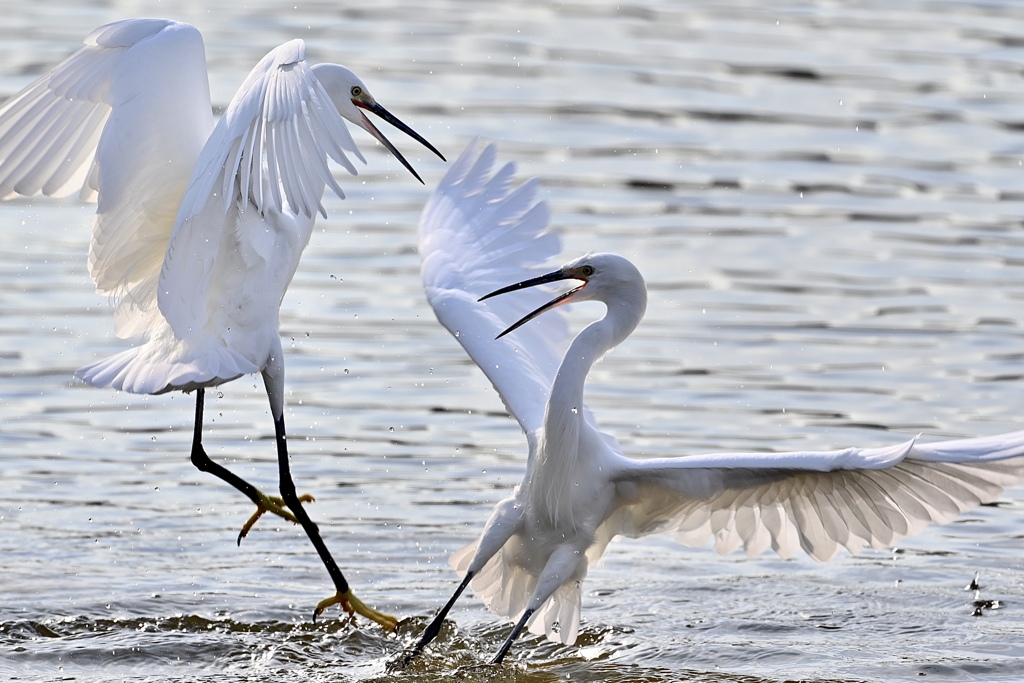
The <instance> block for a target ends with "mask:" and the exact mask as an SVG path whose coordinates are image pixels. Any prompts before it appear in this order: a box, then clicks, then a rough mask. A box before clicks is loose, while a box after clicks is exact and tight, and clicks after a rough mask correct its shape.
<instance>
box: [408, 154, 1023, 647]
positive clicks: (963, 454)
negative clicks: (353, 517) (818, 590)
mask: <svg viewBox="0 0 1024 683" xmlns="http://www.w3.org/2000/svg"><path fill="white" fill-rule="evenodd" d="M494 160H495V151H494V148H493V147H492V146H488V147H485V148H483V149H481V147H480V145H479V144H478V143H473V144H471V145H470V146H469V148H468V149H467V150H466V151H465V152H464V153H463V154H462V156H461V157H460V158H459V160H458V161H457V162H456V163H455V164H454V165H453V166H452V168H451V169H450V170H449V172H448V174H447V175H446V177H445V179H444V180H443V181H442V182H441V184H440V185H439V186H438V188H437V189H436V190H435V192H434V194H433V196H432V197H431V198H430V200H429V201H428V203H427V206H426V208H425V209H424V211H423V216H422V219H421V223H420V231H421V242H420V247H421V254H422V258H423V269H422V274H423V283H424V287H425V290H426V293H427V298H428V300H429V301H430V303H431V305H432V306H433V307H434V310H435V312H436V313H437V317H438V319H439V320H440V321H441V323H442V324H443V325H444V326H445V327H447V328H448V330H449V331H451V332H452V333H453V334H454V336H455V337H456V338H457V339H458V341H459V343H461V344H462V345H463V347H464V348H465V349H466V351H467V352H468V353H469V355H470V356H471V357H472V358H473V360H474V361H476V363H477V364H478V365H479V366H480V368H481V369H482V370H483V371H484V373H485V374H486V375H487V377H488V378H489V379H490V380H491V382H492V383H493V384H494V386H495V388H496V389H497V391H498V393H499V394H500V395H501V398H502V400H503V401H504V402H505V405H506V406H507V407H508V409H509V411H510V412H511V414H512V415H513V416H514V417H515V418H516V420H517V421H518V422H519V424H520V426H521V427H522V428H523V431H524V432H525V434H526V438H527V442H528V445H529V457H528V460H527V466H526V474H525V477H524V478H523V481H522V483H521V484H520V485H519V486H518V487H516V489H515V491H514V492H513V493H512V495H511V496H510V497H509V498H507V499H505V500H503V501H501V502H500V503H498V505H497V506H496V507H495V509H494V512H493V513H492V515H491V518H490V520H488V522H487V524H486V526H485V528H484V531H483V533H482V534H481V536H480V538H479V539H478V540H477V541H476V542H474V543H472V544H471V545H469V546H467V547H466V548H463V549H462V550H460V551H458V552H457V553H455V554H454V555H453V557H452V560H451V563H452V566H453V567H454V568H455V569H456V570H457V571H458V572H459V573H460V574H461V575H463V576H464V577H465V580H464V581H463V583H462V585H461V586H460V588H459V589H458V591H456V593H455V595H454V596H453V597H452V599H451V600H450V601H449V602H448V604H447V605H446V606H445V607H444V608H443V609H442V610H441V611H440V612H439V614H438V615H437V617H436V618H435V620H434V622H432V624H431V625H430V626H428V628H427V629H426V630H425V631H424V634H423V636H422V637H421V639H420V641H419V642H418V643H417V645H416V647H415V648H414V650H413V651H412V653H411V654H410V655H409V656H408V657H407V659H408V658H410V657H412V656H414V655H415V653H416V652H418V651H419V650H420V649H422V647H423V646H424V645H426V643H428V642H429V641H430V640H431V639H432V638H433V637H434V636H436V634H437V631H438V629H439V627H440V623H441V621H442V620H443V618H444V616H445V615H446V614H447V613H448V611H449V610H450V608H451V606H452V605H453V604H454V602H455V600H456V599H457V598H458V596H459V594H460V593H461V592H462V590H463V588H464V587H465V586H466V585H467V583H468V584H469V585H471V586H472V587H473V589H474V591H475V592H476V593H477V595H478V596H479V597H480V598H481V599H482V600H483V601H484V602H485V603H486V604H487V606H488V607H489V608H490V609H491V610H493V611H494V612H496V613H497V614H499V615H502V616H506V617H509V618H511V619H514V620H518V624H517V626H516V628H515V630H514V631H513V633H512V635H511V636H510V637H509V639H508V640H507V641H506V642H505V644H504V646H503V648H502V650H501V651H500V652H499V653H498V655H497V657H495V661H500V660H501V658H502V657H503V656H504V655H505V653H506V652H507V651H508V648H509V647H510V646H511V643H512V641H513V640H514V639H515V637H516V636H517V635H518V633H519V631H520V629H521V628H523V627H524V626H528V627H529V629H530V630H531V631H533V632H535V633H546V634H547V636H548V638H550V639H551V640H554V641H556V642H561V643H572V642H574V641H575V639H576V635H577V632H578V629H579V614H580V606H581V591H580V584H581V582H582V581H583V579H584V577H585V576H586V572H587V568H588V566H589V565H590V564H593V563H595V562H597V561H598V560H599V559H600V557H601V555H602V554H603V553H604V550H605V548H606V547H607V545H608V543H609V542H610V541H611V539H612V538H614V537H615V536H617V535H624V536H631V537H637V536H642V535H645V534H651V533H672V534H675V535H676V537H677V538H678V539H679V540H680V541H682V542H683V543H686V544H688V545H701V544H703V543H706V542H707V541H708V539H709V538H712V539H714V545H715V549H716V550H718V551H719V552H722V553H727V552H731V551H733V550H735V549H737V548H739V547H741V546H742V547H743V548H744V549H745V550H746V552H747V553H748V554H750V555H756V554H758V553H760V552H763V551H764V550H767V549H768V548H771V549H773V550H775V551H776V552H777V553H778V554H779V555H781V556H782V557H790V556H792V555H794V554H796V553H798V552H799V551H800V550H803V551H804V552H806V553H807V554H808V555H810V556H811V557H813V558H815V559H817V560H820V561H825V560H828V559H829V558H830V557H832V556H833V554H834V553H835V552H836V551H837V550H838V549H839V548H840V547H845V548H847V549H848V550H849V551H850V552H854V553H856V552H858V551H859V550H861V549H862V548H863V547H865V546H869V545H870V546H872V547H874V548H881V547H885V546H889V545H891V544H893V543H894V542H896V541H897V540H899V539H900V538H902V537H903V536H905V535H907V534H912V533H915V532H917V531H920V530H921V529H922V528H924V527H925V526H926V525H927V524H929V523H931V522H940V523H941V522H945V521H948V520H950V519H952V518H954V517H955V516H956V515H958V514H960V513H961V512H963V511H964V510H967V509H969V508H971V507H973V506H975V505H978V504H979V503H983V502H988V501H991V500H993V499H994V498H995V497H996V496H997V495H998V494H999V492H1000V491H1001V490H1002V489H1003V487H1005V486H1007V485H1010V484H1013V483H1015V482H1017V481H1019V480H1020V479H1021V477H1022V476H1024V458H1021V457H1018V456H1021V455H1024V431H1021V432H1014V433H1009V434H1002V435H998V436H992V437H985V438H978V439H958V440H952V441H943V442H938V443H931V444H919V443H916V441H914V440H911V441H907V442H905V443H901V444H897V445H894V446H890V447H884V448H847V449H843V450H836V451H808V452H796V453H717V454H711V455H691V456H685V457H677V458H658V459H649V460H634V459H632V458H629V457H627V456H626V455H624V454H623V452H622V449H621V448H620V447H619V444H618V443H617V442H616V440H615V439H614V438H613V437H611V436H610V435H608V434H605V433H603V432H601V431H600V430H599V429H598V427H597V424H596V421H595V419H594V417H593V415H592V414H591V413H590V412H589V411H588V410H587V408H586V406H585V405H584V403H583V385H584V381H585V379H586V375H587V373H588V372H589V370H590V368H591V366H592V365H593V363H594V362H596V361H597V360H598V359H599V358H600V357H601V356H602V355H603V354H604V353H605V352H606V351H608V350H610V349H611V348H613V347H615V346H616V345H617V344H619V343H621V342H623V341H624V340H625V339H626V338H627V337H628V336H629V335H630V333H632V331H633V329H634V328H635V327H636V325H637V324H639V322H640V320H641V318H642V317H643V314H644V310H645V307H646V303H647V291H646V286H645V284H644V281H643V278H642V277H641V275H640V273H639V272H638V271H637V270H636V268H635V267H634V266H633V265H632V264H631V263H630V262H629V261H627V260H626V259H624V258H622V257H621V256H616V255H612V254H588V255H586V256H583V257H581V258H578V259H576V260H574V261H571V262H570V263H568V264H566V265H564V266H562V267H561V268H559V269H557V270H555V271H554V272H551V273H548V274H546V275H540V276H539V277H538V274H539V273H541V272H542V271H540V270H538V267H539V266H540V265H541V264H543V263H544V262H545V261H547V260H548V259H550V258H551V257H552V256H554V255H555V254H557V252H558V251H559V248H560V247H559V240H558V238H557V236H555V235H554V234H553V233H548V232H546V228H547V218H548V213H547V209H546V208H545V206H544V204H543V203H540V204H535V203H534V189H535V187H536V183H535V181H533V180H531V181H527V182H526V183H524V184H523V185H522V186H521V187H519V188H518V189H517V190H511V189H510V184H511V181H512V178H513V175H514V168H513V166H512V165H511V164H508V165H505V166H504V167H503V168H501V170H499V171H497V172H496V173H494V174H493V175H492V174H491V167H492V165H493V164H494ZM564 279H570V280H575V281H577V283H576V284H578V286H577V287H576V288H575V289H573V290H571V291H570V292H567V293H565V294H562V295H560V296H558V297H557V298H556V299H554V300H553V301H550V299H551V292H550V291H547V292H546V293H545V292H544V291H542V290H543V289H544V288H543V287H539V286H538V287H535V286H536V285H543V284H545V283H548V282H555V281H559V280H564ZM511 282H516V283H518V284H516V285H512V286H508V287H502V288H501V289H498V290H497V291H493V292H491V290H492V289H494V288H495V287H499V286H502V285H507V284H508V283H511ZM579 283H582V284H579ZM487 292H491V294H488V295H487V296H485V297H483V298H485V299H487V301H486V302H485V303H478V298H480V296H481V295H482V294H486V293H487ZM498 294H504V296H501V297H498V298H495V299H491V298H490V297H492V296H495V295H498ZM587 299H590V300H598V301H601V302H603V303H605V304H606V306H607V309H608V310H607V314H606V316H605V317H604V318H602V319H601V320H598V321H596V322H594V323H592V324H590V325H589V326H588V327H587V328H586V329H584V330H583V331H582V332H580V334H579V335H577V336H576V337H575V339H573V338H571V336H570V334H569V331H568V326H567V324H566V320H565V314H564V311H565V309H564V308H562V309H557V310H555V312H549V313H547V315H545V316H544V317H543V319H542V320H539V321H537V322H533V323H530V324H525V325H524V323H525V322H526V321H528V320H530V319H532V318H533V317H535V316H538V315H540V314H541V313H543V312H546V311H551V310H552V309H553V308H554V307H556V306H559V305H561V304H563V303H568V302H570V301H582V300H587ZM529 310H533V313H530V314H528V315H526V316H525V317H521V316H522V315H523V312H524V311H529ZM517 318H520V320H519V322H517V323H515V324H514V325H512V327H511V328H508V329H506V327H507V325H508V324H509V323H510V322H511V321H513V320H515V319H517ZM520 325H522V327H520ZM503 330H505V331H504V332H503ZM506 334H508V336H505V335H506ZM495 337H499V338H497V339H496V338H495Z"/></svg>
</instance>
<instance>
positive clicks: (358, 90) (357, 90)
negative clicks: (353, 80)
mask: <svg viewBox="0 0 1024 683" xmlns="http://www.w3.org/2000/svg"><path fill="white" fill-rule="evenodd" d="M362 94H363V89H362V88H360V87H359V86H358V85H353V86H352V97H359V96H360V95H362Z"/></svg>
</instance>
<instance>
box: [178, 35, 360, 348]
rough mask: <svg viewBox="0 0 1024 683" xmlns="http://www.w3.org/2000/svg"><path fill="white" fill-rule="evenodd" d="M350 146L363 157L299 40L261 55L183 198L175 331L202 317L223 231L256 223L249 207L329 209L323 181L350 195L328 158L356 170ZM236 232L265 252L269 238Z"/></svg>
mask: <svg viewBox="0 0 1024 683" xmlns="http://www.w3.org/2000/svg"><path fill="white" fill-rule="evenodd" d="M346 150H347V151H349V152H352V153H354V154H356V155H357V157H358V158H360V159H361V158H362V157H361V155H359V151H358V149H357V148H356V146H355V142H354V141H353V140H352V136H351V135H350V134H349V131H348V127H347V126H346V125H345V122H344V120H343V119H342V118H341V114H339V113H338V110H337V108H336V107H335V106H334V104H333V102H332V101H331V98H330V96H329V95H328V93H327V92H326V91H325V90H324V87H323V85H321V83H320V81H319V80H317V78H316V76H314V75H313V72H312V70H311V69H310V66H309V64H307V63H306V59H305V44H304V43H303V41H301V40H292V41H290V42H288V43H285V44H283V45H281V46H279V47H277V48H275V49H274V50H272V51H271V52H270V53H268V54H267V55H266V56H265V57H264V58H263V59H262V60H260V62H259V63H258V64H257V65H256V66H255V67H254V68H253V70H252V71H251V72H250V73H249V75H248V77H247V78H246V79H245V82H244V83H242V86H241V87H240V88H239V90H238V93H237V94H236V95H235V97H234V98H233V99H232V100H231V103H230V104H229V105H228V108H227V111H225V112H224V116H223V117H222V118H221V119H220V121H218V122H217V126H216V128H215V129H214V131H213V134H212V135H211V136H210V139H209V142H208V143H207V144H206V147H205V148H204V149H203V150H202V154H201V156H200V158H199V160H198V162H197V164H196V167H195V168H196V170H195V174H194V175H193V177H192V179H191V181H190V183H189V185H188V190H187V191H186V192H185V197H184V199H183V200H182V202H181V210H180V212H179V213H178V217H177V221H176V223H175V226H174V231H173V234H172V235H171V240H170V245H169V247H168V250H167V256H166V258H165V260H164V265H163V271H162V273H161V275H160V295H159V305H160V311H161V312H162V313H163V315H164V317H165V318H166V319H167V322H168V323H170V325H171V328H172V329H173V330H174V332H175V334H177V335H179V336H180V337H186V336H188V334H189V330H190V329H195V328H197V327H201V326H202V324H203V316H204V315H205V306H206V303H205V302H206V290H207V287H208V285H209V278H210V275H211V272H212V265H213V263H214V262H215V261H216V259H217V251H218V249H219V248H220V245H221V244H222V242H223V239H222V238H223V233H224V231H225V230H229V231H230V230H233V229H235V228H236V227H239V226H241V225H243V224H244V225H249V226H252V225H253V222H252V221H249V222H245V221H242V220H240V218H239V217H240V216H242V215H243V214H246V213H247V212H255V214H256V215H258V216H266V215H268V214H285V215H292V216H297V217H305V218H312V217H313V216H314V215H315V214H316V213H317V212H319V213H321V214H324V215H326V214H325V212H324V209H323V206H322V205H321V203H320V202H321V199H322V198H323V192H324V187H325V185H326V186H329V187H330V188H331V189H332V190H333V191H334V192H335V193H337V194H338V196H339V197H344V193H343V192H342V190H341V187H340V186H339V185H338V183H337V181H336V180H335V179H334V176H333V175H332V173H331V170H330V168H329V167H328V161H327V159H328V157H330V158H331V159H333V160H334V161H336V162H337V163H339V164H341V165H342V166H344V167H345V168H346V169H347V170H348V171H349V172H350V173H352V174H355V173H356V169H355V167H354V166H353V165H352V163H351V162H350V161H349V159H348V157H347V156H346V155H345V151H346ZM271 237H272V236H271ZM238 239H239V240H240V241H248V242H249V243H251V244H252V246H253V247H254V248H255V249H256V251H259V250H260V240H261V239H265V236H263V235H258V234H248V235H241V234H239V235H238ZM272 243H273V240H272V239H270V240H269V244H272Z"/></svg>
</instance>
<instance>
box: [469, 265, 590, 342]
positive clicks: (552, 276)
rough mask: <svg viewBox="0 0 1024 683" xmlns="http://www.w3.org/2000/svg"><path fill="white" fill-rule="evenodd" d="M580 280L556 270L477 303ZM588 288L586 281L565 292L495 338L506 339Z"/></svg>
mask: <svg viewBox="0 0 1024 683" xmlns="http://www.w3.org/2000/svg"><path fill="white" fill-rule="evenodd" d="M578 279H579V278H578V277H576V276H575V275H571V274H569V273H566V272H564V271H562V270H556V271H554V272H551V273H548V274H547V275H541V276H539V277H535V278H530V279H529V280H523V281H522V282H517V283H516V284H514V285H509V286H508V287H502V288H501V289H496V290H494V291H493V292H491V293H490V294H486V295H484V296H482V297H480V298H479V299H477V301H483V300H484V299H490V298H491V297H492V296H498V295H499V294H506V293H508V292H514V291H516V290H519V289H526V288H527V287H536V286H537V285H543V284H547V283H548V282H558V281H560V280H578ZM586 286H587V283H586V281H584V282H583V284H582V285H579V286H578V287H573V288H572V289H570V290H569V291H568V292H564V293H562V294H559V295H558V296H556V297H555V298H554V299H552V300H551V301H549V302H547V303H546V304H544V305H543V306H541V307H540V308H538V309H537V310H535V311H533V312H532V313H528V314H527V315H524V316H523V317H522V318H520V319H519V320H517V321H516V322H515V323H514V324H513V325H512V326H511V327H509V328H508V329H507V330H505V331H504V332H502V333H501V334H499V335H498V336H497V337H495V339H501V338H502V337H504V336H505V335H506V334H508V333H509V332H511V331H512V330H515V329H517V328H518V327H521V326H522V325H525V324H526V323H528V322H530V321H531V320H533V319H534V318H536V317H537V316H538V315H540V314H541V313H543V312H544V311H547V310H550V309H552V308H555V307H556V306H560V305H562V304H565V303H568V300H569V298H570V297H572V295H573V294H575V293H576V292H578V291H580V290H581V289H583V288H584V287H586Z"/></svg>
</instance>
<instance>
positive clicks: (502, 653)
mask: <svg viewBox="0 0 1024 683" xmlns="http://www.w3.org/2000/svg"><path fill="white" fill-rule="evenodd" d="M533 612H534V611H533V610H532V609H528V610H526V611H525V612H523V616H522V618H521V619H520V620H519V623H517V624H516V627H515V628H514V629H512V633H511V634H509V637H508V640H506V641H505V644H504V645H502V646H501V649H500V650H498V654H496V655H494V659H492V660H491V664H501V660H503V659H505V655H507V654H508V651H509V649H510V648H511V647H512V643H514V642H515V640H516V638H518V637H519V634H520V633H522V631H523V628H524V627H525V626H526V622H528V621H529V620H530V617H531V616H533Z"/></svg>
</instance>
